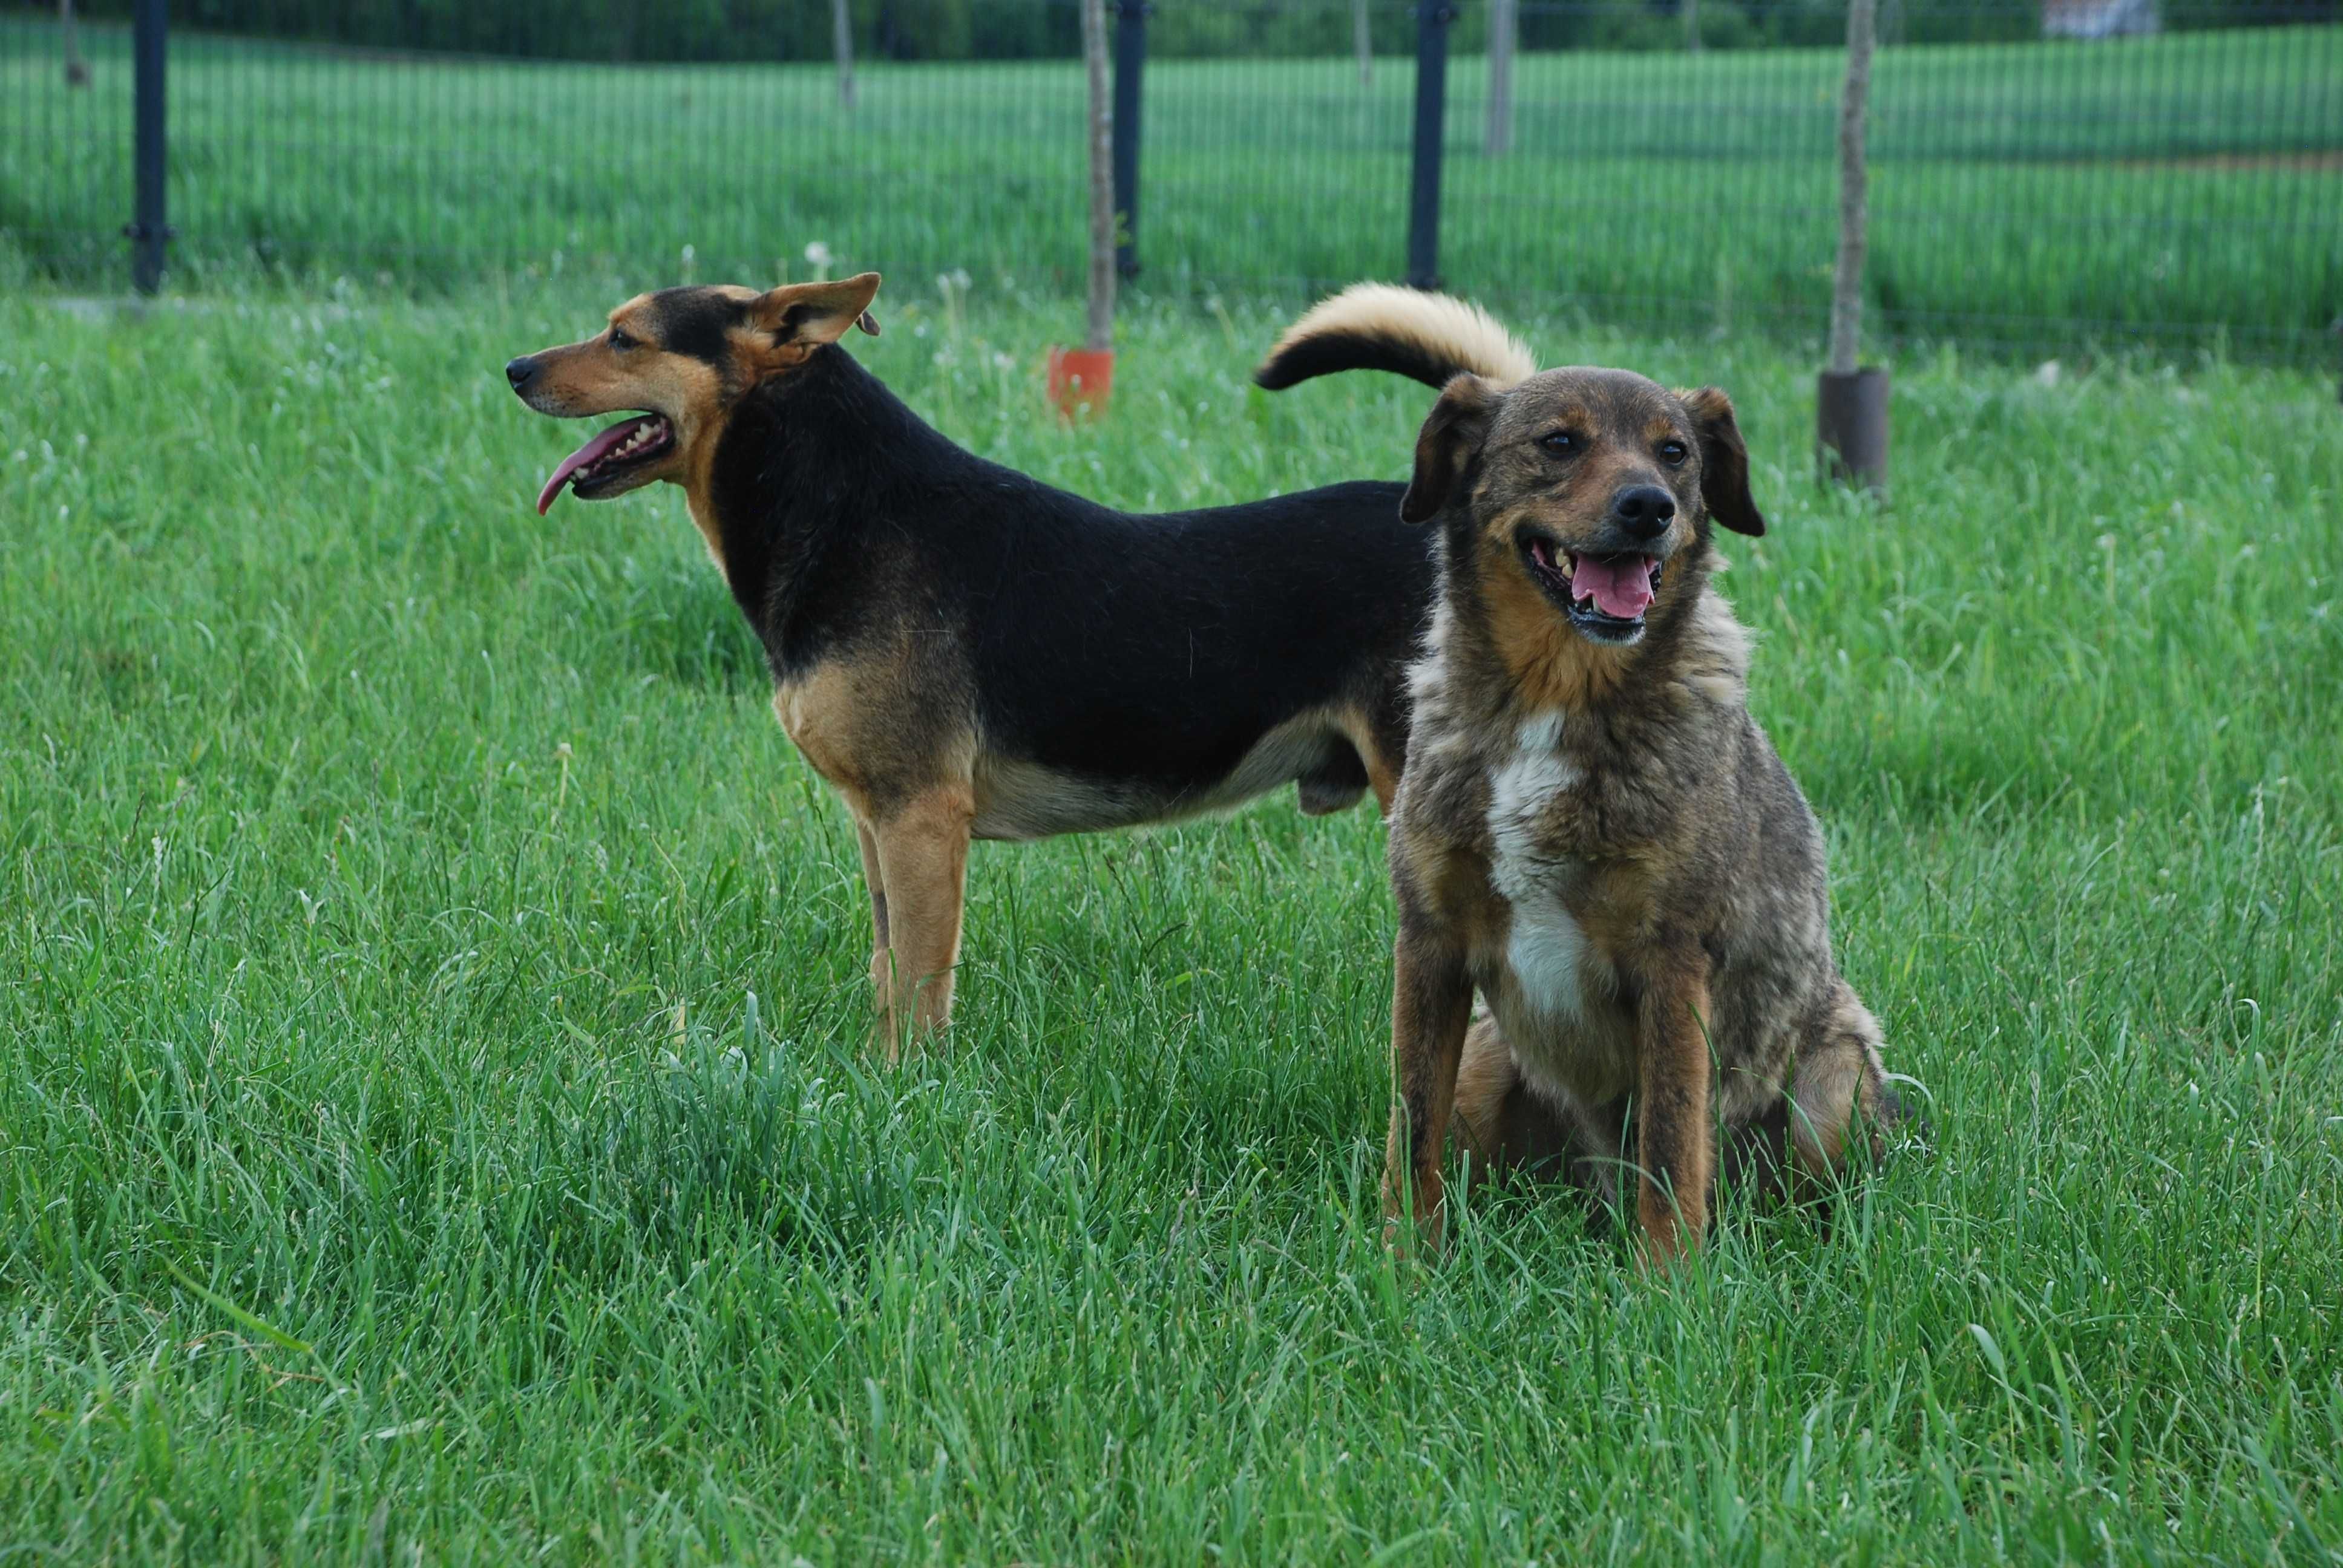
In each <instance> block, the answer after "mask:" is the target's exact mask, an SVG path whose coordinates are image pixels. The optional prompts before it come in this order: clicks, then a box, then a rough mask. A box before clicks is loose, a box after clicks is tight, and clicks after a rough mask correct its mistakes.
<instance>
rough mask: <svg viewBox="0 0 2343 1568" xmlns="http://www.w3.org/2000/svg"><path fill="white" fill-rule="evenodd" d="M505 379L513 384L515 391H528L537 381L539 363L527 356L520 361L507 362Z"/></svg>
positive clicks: (519, 359)
mask: <svg viewBox="0 0 2343 1568" xmlns="http://www.w3.org/2000/svg"><path fill="white" fill-rule="evenodd" d="M505 379H506V380H508V381H509V382H511V383H512V389H513V390H514V391H516V392H519V391H523V390H526V389H527V387H528V384H529V383H530V382H531V381H534V380H536V379H537V361H536V360H534V359H531V358H529V357H528V356H526V355H524V356H522V357H520V358H518V359H508V360H506V361H505Z"/></svg>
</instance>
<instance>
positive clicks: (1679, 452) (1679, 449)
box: [1660, 441, 1684, 468]
mask: <svg viewBox="0 0 2343 1568" xmlns="http://www.w3.org/2000/svg"><path fill="white" fill-rule="evenodd" d="M1660 461H1661V462H1663V463H1665V464H1666V465H1667V466H1668V467H1671V468H1673V467H1675V466H1676V465H1677V464H1678V463H1681V462H1683V461H1684V443H1683V442H1682V441H1663V442H1661V443H1660Z"/></svg>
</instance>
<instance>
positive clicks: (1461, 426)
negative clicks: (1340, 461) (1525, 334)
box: [1399, 371, 1504, 523]
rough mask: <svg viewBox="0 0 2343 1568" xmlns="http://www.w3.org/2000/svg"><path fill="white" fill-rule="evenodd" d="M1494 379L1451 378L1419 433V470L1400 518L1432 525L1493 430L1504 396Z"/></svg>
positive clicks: (1410, 482)
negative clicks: (1491, 429)
mask: <svg viewBox="0 0 2343 1568" xmlns="http://www.w3.org/2000/svg"><path fill="white" fill-rule="evenodd" d="M1503 396H1504V395H1503V393H1501V392H1499V391H1498V390H1497V387H1496V386H1495V384H1494V383H1493V382H1489V381H1484V380H1483V379H1482V378H1481V377H1478V376H1475V375H1473V374H1472V373H1471V372H1470V371H1467V372H1465V373H1464V374H1463V375H1460V376H1452V377H1449V379H1448V385H1447V386H1445V387H1442V388H1441V389H1440V401H1439V402H1437V403H1434V404H1433V406H1432V412H1431V414H1430V415H1429V416H1427V417H1425V419H1424V421H1423V429H1421V430H1419V431H1417V432H1416V436H1415V474H1414V477H1412V478H1410V479H1409V480H1408V483H1407V494H1406V495H1404V496H1402V497H1401V498H1400V502H1399V520H1400V521H1401V522H1403V523H1428V522H1430V521H1431V520H1432V519H1433V518H1436V517H1438V516H1439V515H1440V514H1441V512H1442V511H1443V509H1444V508H1446V507H1447V505H1448V498H1449V497H1450V495H1451V494H1452V493H1453V491H1454V490H1455V488H1456V481H1457V480H1458V479H1459V478H1460V477H1463V473H1464V469H1465V467H1466V465H1467V464H1468V463H1470V462H1471V460H1472V457H1473V452H1474V451H1475V450H1476V449H1477V448H1478V447H1480V445H1481V442H1482V439H1483V437H1486V436H1487V435H1488V433H1489V418H1490V416H1492V415H1493V414H1494V413H1495V412H1496V410H1497V405H1498V403H1499V402H1501V401H1502V400H1503Z"/></svg>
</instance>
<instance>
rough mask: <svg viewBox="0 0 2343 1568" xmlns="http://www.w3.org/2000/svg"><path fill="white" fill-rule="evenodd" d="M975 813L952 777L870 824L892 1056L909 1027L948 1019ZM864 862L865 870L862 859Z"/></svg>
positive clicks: (882, 995) (882, 1008)
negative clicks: (876, 875)
mask: <svg viewBox="0 0 2343 1568" xmlns="http://www.w3.org/2000/svg"><path fill="white" fill-rule="evenodd" d="M975 818H976V801H975V797H974V795H973V793H972V792H971V791H970V789H969V788H968V786H966V785H965V784H950V785H945V786H942V787H940V788H938V789H929V790H926V791H924V792H922V793H920V794H919V795H916V796H914V797H912V798H911V799H910V800H908V801H906V802H905V803H904V804H903V805H902V806H901V807H900V808H899V809H896V810H895V811H893V812H891V813H890V814H889V815H888V816H887V817H885V818H884V819H880V821H878V822H875V823H873V824H872V826H871V829H870V840H871V849H872V850H873V851H875V856H876V862H877V869H878V882H877V885H876V889H875V890H874V893H873V898H872V902H871V912H872V920H873V924H874V925H875V926H876V928H877V930H878V935H879V940H880V942H881V943H882V944H883V945H882V946H881V947H880V950H879V951H878V953H877V954H876V956H875V957H874V958H873V959H872V960H871V970H872V975H873V978H874V979H875V980H878V982H879V1025H880V1029H881V1030H884V1031H885V1033H886V1044H885V1047H884V1050H885V1051H886V1053H887V1055H888V1057H889V1058H890V1060H891V1059H892V1058H893V1057H894V1056H895V1054H896V1053H897V1052H898V1051H899V1050H900V1049H901V1047H902V1043H903V1040H904V1038H905V1035H906V1032H907V1031H908V1033H909V1034H910V1036H911V1037H912V1038H913V1039H914V1040H918V1039H920V1038H921V1037H924V1036H926V1035H929V1034H932V1033H934V1032H935V1031H937V1030H940V1029H942V1028H943V1027H944V1025H945V1024H947V1023H949V1022H950V1021H951V995H952V966H953V965H955V964H957V963H958V962H960V900H961V896H962V892H963V890H964V889H965V887H966V883H967V877H968V838H969V827H970V823H972V822H973V821H974V820H975ZM865 865H866V870H867V868H868V866H869V865H870V861H869V860H868V859H866V861H865ZM882 969H883V970H884V971H885V972H884V974H883V975H882V974H881V973H880V970H882Z"/></svg>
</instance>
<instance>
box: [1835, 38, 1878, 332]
mask: <svg viewBox="0 0 2343 1568" xmlns="http://www.w3.org/2000/svg"><path fill="white" fill-rule="evenodd" d="M1874 6H1875V0H1848V4H1847V8H1846V90H1845V94H1844V95H1842V96H1841V97H1840V99H1839V110H1838V268H1837V271H1836V273H1835V276H1834V277H1833V278H1832V281H1831V325H1830V370H1831V373H1832V374H1833V375H1835V376H1852V375H1854V374H1855V367H1856V365H1857V363H1858V362H1859V361H1860V360H1861V359H1862V357H1863V253H1864V249H1865V245H1866V243H1867V242H1868V229H1869V226H1870V220H1871V215H1870V206H1869V200H1870V193H1869V189H1868V178H1869V170H1868V167H1867V165H1866V161H1865V154H1864V118H1865V114H1866V113H1867V111H1868V109H1869V107H1870V100H1871V49H1872V42H1873V39H1872V23H1873V20H1874Z"/></svg>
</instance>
